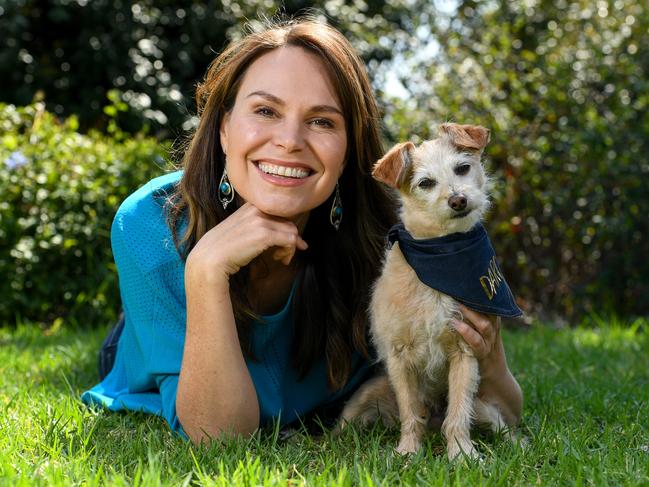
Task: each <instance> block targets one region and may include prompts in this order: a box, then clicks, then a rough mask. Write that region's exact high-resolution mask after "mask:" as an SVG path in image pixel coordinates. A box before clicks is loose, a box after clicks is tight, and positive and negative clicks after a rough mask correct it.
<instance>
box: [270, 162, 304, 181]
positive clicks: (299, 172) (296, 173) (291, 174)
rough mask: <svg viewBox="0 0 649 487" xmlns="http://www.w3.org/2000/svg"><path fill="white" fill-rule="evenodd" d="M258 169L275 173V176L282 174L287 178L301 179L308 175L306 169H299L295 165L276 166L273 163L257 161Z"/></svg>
mask: <svg viewBox="0 0 649 487" xmlns="http://www.w3.org/2000/svg"><path fill="white" fill-rule="evenodd" d="M259 169H261V170H262V171H264V172H265V173H266V174H275V175H277V176H284V177H287V178H297V179H302V178H305V177H307V176H308V175H309V171H307V170H306V169H299V168H297V167H286V166H276V165H274V164H267V163H265V162H260V163H259Z"/></svg>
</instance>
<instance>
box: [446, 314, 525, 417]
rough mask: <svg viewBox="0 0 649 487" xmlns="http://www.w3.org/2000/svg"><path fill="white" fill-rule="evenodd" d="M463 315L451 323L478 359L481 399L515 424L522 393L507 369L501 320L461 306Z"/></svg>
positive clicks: (479, 394)
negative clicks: (501, 335) (495, 407)
mask: <svg viewBox="0 0 649 487" xmlns="http://www.w3.org/2000/svg"><path fill="white" fill-rule="evenodd" d="M460 312H461V313H462V317H463V320H462V321H460V320H453V322H452V324H453V326H454V328H455V329H456V330H457V332H458V333H459V334H460V335H462V338H464V341H465V342H466V343H467V345H469V347H471V350H473V354H474V355H475V357H476V359H477V360H478V366H479V368H480V387H479V389H478V396H479V397H481V398H482V399H483V400H485V401H487V402H489V403H491V404H494V405H495V406H497V407H498V408H499V409H500V411H501V412H502V413H503V415H504V416H505V420H506V421H507V423H508V424H510V425H514V424H516V423H518V421H519V420H520V416H521V412H522V409H523V393H522V391H521V388H520V386H519V385H518V382H516V379H515V378H514V376H513V375H512V374H511V372H510V371H509V368H508V367H507V359H506V357H505V347H504V346H503V342H502V339H501V337H500V318H499V317H497V316H492V315H484V314H482V313H478V312H476V311H473V310H471V309H469V308H467V307H466V306H462V305H460Z"/></svg>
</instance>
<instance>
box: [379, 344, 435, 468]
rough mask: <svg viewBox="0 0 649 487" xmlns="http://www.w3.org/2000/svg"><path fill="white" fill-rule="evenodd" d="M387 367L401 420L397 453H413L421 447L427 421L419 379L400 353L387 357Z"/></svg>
mask: <svg viewBox="0 0 649 487" xmlns="http://www.w3.org/2000/svg"><path fill="white" fill-rule="evenodd" d="M387 369H388V375H389V376H390V382H391V383H392V387H393V388H394V392H395V395H396V397H397V404H398V406H399V418H400V420H401V439H400V440H399V446H398V447H397V453H399V454H401V455H405V454H407V453H415V452H417V451H418V450H419V448H420V447H421V438H422V436H423V435H424V432H425V430H426V424H427V422H428V412H427V410H426V406H425V403H424V401H423V398H422V397H421V388H420V384H419V380H418V377H417V374H416V372H415V370H414V369H413V368H412V367H411V366H410V364H409V363H408V362H407V361H406V360H404V358H403V357H401V356H400V355H392V356H390V357H389V358H388V360H387Z"/></svg>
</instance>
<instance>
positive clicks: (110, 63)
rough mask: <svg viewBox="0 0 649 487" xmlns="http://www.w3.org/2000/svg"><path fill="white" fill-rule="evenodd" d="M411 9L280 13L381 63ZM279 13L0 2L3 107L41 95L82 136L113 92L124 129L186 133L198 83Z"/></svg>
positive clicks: (235, 6) (359, 5)
mask: <svg viewBox="0 0 649 487" xmlns="http://www.w3.org/2000/svg"><path fill="white" fill-rule="evenodd" d="M414 3H416V2H411V1H406V0H397V1H385V0H370V1H356V2H351V3H347V2H342V1H338V0H334V1H331V0H328V1H323V0H321V1H317V2H306V1H303V0H290V1H286V2H282V7H281V8H280V9H279V11H280V12H284V13H286V14H288V15H290V14H294V13H296V12H303V11H305V9H306V8H307V7H310V8H314V9H315V10H314V12H318V13H319V15H320V16H326V17H328V18H329V20H330V22H331V23H332V24H334V25H336V26H338V27H339V28H340V29H341V30H343V31H344V32H345V33H346V34H347V35H348V36H349V38H350V39H352V40H353V41H354V43H355V45H356V47H357V48H358V49H359V51H360V52H361V54H362V55H363V57H364V58H365V60H366V61H367V62H372V63H373V64H377V63H379V62H381V61H383V60H385V59H388V58H390V57H391V56H392V53H393V47H394V45H395V43H396V42H397V41H398V40H399V39H400V38H402V37H403V36H404V30H403V29H404V26H405V25H407V24H408V23H409V16H408V15H407V14H408V12H407V9H406V5H414ZM423 3H425V2H423ZM277 12H278V8H277V6H276V4H275V3H274V2H268V1H263V0H238V1H237V0H234V1H232V0H209V1H205V2H196V1H194V0H178V1H175V2H160V1H154V0H138V1H136V2H124V1H121V0H94V1H91V2H88V1H81V0H76V1H71V0H53V1H49V2H40V1H37V0H7V1H5V2H0V32H2V36H0V102H1V101H4V102H7V103H13V104H16V105H27V104H29V103H32V100H33V98H34V96H35V95H36V94H37V93H38V92H39V91H40V92H41V93H40V96H43V97H44V99H45V102H46V104H47V109H48V110H49V111H53V112H54V113H56V114H57V115H58V116H68V115H71V114H76V115H77V116H78V117H79V123H80V125H81V128H82V131H85V129H86V128H88V127H97V128H99V127H103V126H104V125H105V123H106V119H105V117H103V115H102V104H101V102H102V100H104V99H105V98H106V93H107V92H108V91H110V90H111V89H117V90H120V92H121V97H122V99H123V100H124V101H125V102H126V103H127V104H128V105H129V108H130V109H129V111H128V112H127V113H123V114H121V116H120V126H121V127H122V128H123V129H125V130H128V131H131V132H136V131H138V130H139V129H140V128H142V127H145V126H150V127H151V128H152V130H153V132H154V133H156V134H157V135H158V136H159V137H161V138H169V137H171V138H173V137H175V136H176V135H177V134H178V133H180V132H181V130H180V127H181V125H183V124H184V128H185V129H187V128H190V127H191V124H192V121H191V118H190V117H191V115H192V114H193V113H194V105H193V95H194V89H195V85H196V83H197V82H199V81H200V80H201V79H202V77H203V75H204V73H205V71H206V69H207V66H208V65H209V63H210V62H211V61H212V59H213V58H214V57H215V53H216V52H219V51H221V50H222V49H223V47H224V46H225V44H226V43H227V40H228V39H229V38H231V37H235V36H237V35H239V34H240V27H241V24H243V23H244V22H245V21H247V20H248V19H252V20H253V22H252V24H254V23H255V21H256V22H258V20H257V19H261V18H263V17H265V16H266V17H272V16H273V15H274V14H276V13H277ZM16 60H18V62H16Z"/></svg>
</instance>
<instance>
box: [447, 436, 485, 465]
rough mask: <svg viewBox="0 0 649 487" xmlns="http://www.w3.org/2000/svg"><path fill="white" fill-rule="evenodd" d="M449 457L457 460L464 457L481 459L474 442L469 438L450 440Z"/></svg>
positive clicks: (453, 460) (451, 459)
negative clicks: (465, 439)
mask: <svg viewBox="0 0 649 487" xmlns="http://www.w3.org/2000/svg"><path fill="white" fill-rule="evenodd" d="M448 459H449V460H450V461H452V462H455V461H458V460H463V459H470V460H480V459H481V457H480V453H479V452H478V450H476V447H475V445H474V444H473V442H472V441H471V440H468V441H454V442H449V444H448Z"/></svg>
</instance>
